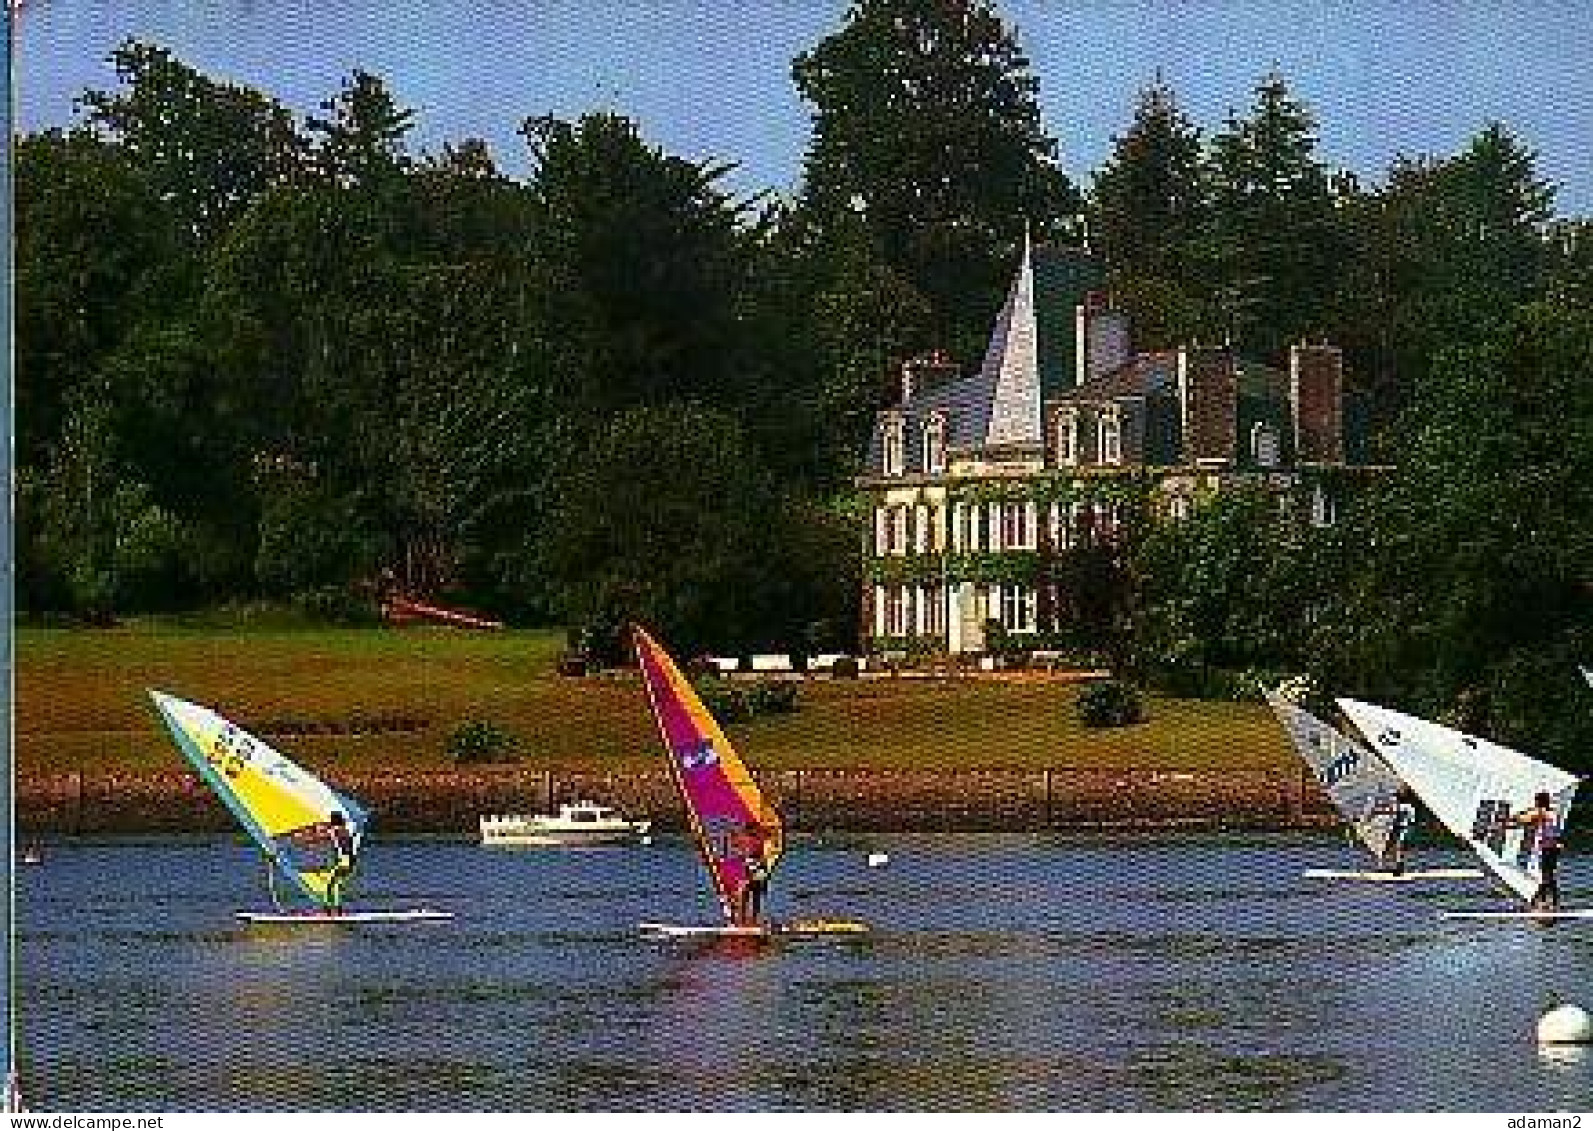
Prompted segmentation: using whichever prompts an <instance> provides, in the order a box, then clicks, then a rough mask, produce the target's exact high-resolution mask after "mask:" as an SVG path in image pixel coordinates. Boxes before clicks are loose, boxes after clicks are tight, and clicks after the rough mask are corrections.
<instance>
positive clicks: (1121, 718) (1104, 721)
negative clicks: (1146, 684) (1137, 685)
mask: <svg viewBox="0 0 1593 1131" xmlns="http://www.w3.org/2000/svg"><path fill="white" fill-rule="evenodd" d="M1078 712H1079V721H1080V722H1082V723H1083V724H1084V725H1085V726H1087V727H1121V726H1128V725H1130V724H1131V723H1137V722H1139V721H1140V720H1141V719H1143V718H1144V717H1145V712H1144V708H1143V707H1142V706H1141V704H1140V698H1139V692H1138V691H1136V690H1135V689H1134V688H1133V687H1132V686H1130V685H1129V684H1127V683H1124V682H1123V681H1122V680H1117V679H1108V680H1103V681H1101V682H1100V683H1092V684H1090V685H1089V686H1088V687H1086V688H1085V689H1084V690H1083V691H1081V692H1079V700H1078Z"/></svg>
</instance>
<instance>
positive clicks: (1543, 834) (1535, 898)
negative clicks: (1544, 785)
mask: <svg viewBox="0 0 1593 1131" xmlns="http://www.w3.org/2000/svg"><path fill="white" fill-rule="evenodd" d="M1505 824H1506V825H1520V826H1521V827H1523V828H1527V829H1532V830H1534V833H1529V834H1528V835H1527V836H1526V837H1525V838H1523V839H1522V842H1521V853H1520V855H1521V856H1522V857H1523V858H1530V856H1531V854H1532V848H1533V842H1534V836H1535V838H1536V843H1537V849H1538V865H1539V869H1540V875H1541V876H1542V880H1541V881H1540V882H1539V884H1538V890H1537V891H1535V892H1533V894H1532V901H1531V903H1529V904H1528V906H1529V907H1531V908H1532V909H1533V910H1534V911H1558V910H1560V879H1559V874H1558V873H1559V869H1560V819H1559V817H1558V816H1556V815H1555V812H1554V798H1553V797H1551V796H1550V795H1549V794H1548V793H1543V792H1540V793H1539V794H1538V795H1537V796H1536V797H1534V798H1533V799H1532V808H1531V809H1527V810H1525V811H1524V812H1521V813H1517V814H1516V815H1515V816H1514V817H1511V818H1509V819H1508V820H1507V821H1506V822H1505Z"/></svg>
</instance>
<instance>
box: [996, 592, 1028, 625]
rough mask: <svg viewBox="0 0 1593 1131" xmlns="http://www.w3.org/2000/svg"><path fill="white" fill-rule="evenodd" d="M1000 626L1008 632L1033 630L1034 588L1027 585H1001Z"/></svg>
mask: <svg viewBox="0 0 1593 1131" xmlns="http://www.w3.org/2000/svg"><path fill="white" fill-rule="evenodd" d="M1001 627H1002V628H1005V629H1006V630H1007V631H1008V632H1033V631H1034V590H1033V589H1031V588H1029V587H1028V586H1027V585H1003V586H1002V587H1001Z"/></svg>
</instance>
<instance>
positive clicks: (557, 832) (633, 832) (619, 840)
mask: <svg viewBox="0 0 1593 1131" xmlns="http://www.w3.org/2000/svg"><path fill="white" fill-rule="evenodd" d="M649 827H650V823H649V822H646V821H643V822H640V823H638V824H635V825H629V826H627V827H625V828H622V829H540V830H538V829H527V830H525V831H521V832H507V831H504V832H483V833H482V834H481V843H482V844H483V845H486V846H487V847H489V848H550V847H557V846H561V845H562V846H565V847H572V846H573V847H582V846H593V845H601V844H635V843H636V842H638V841H640V840H641V839H642V838H643V837H645V836H646V835H647V830H648V828H649Z"/></svg>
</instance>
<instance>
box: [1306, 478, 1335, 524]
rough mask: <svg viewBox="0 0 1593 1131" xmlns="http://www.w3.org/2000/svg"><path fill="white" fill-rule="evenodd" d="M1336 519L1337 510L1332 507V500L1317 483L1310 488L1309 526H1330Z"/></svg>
mask: <svg viewBox="0 0 1593 1131" xmlns="http://www.w3.org/2000/svg"><path fill="white" fill-rule="evenodd" d="M1337 519H1338V508H1337V507H1335V506H1334V505H1333V498H1332V496H1330V495H1329V494H1328V493H1327V492H1326V491H1324V490H1323V489H1322V484H1320V483H1318V484H1317V485H1316V486H1315V487H1313V488H1311V525H1312V526H1332V525H1333V523H1334V522H1335V521H1336V520H1337Z"/></svg>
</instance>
